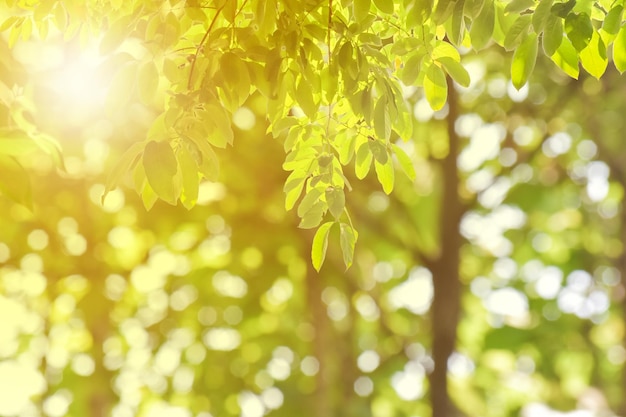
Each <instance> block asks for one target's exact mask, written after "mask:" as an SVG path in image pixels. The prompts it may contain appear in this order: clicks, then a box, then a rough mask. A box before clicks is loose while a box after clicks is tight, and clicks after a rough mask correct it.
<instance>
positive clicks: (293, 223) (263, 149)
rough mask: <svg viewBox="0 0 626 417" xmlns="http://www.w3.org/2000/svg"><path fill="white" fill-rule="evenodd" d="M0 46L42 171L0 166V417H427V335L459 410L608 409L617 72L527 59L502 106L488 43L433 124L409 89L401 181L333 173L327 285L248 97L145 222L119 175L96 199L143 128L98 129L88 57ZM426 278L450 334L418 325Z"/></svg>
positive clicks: (617, 319) (258, 107) (617, 169)
mask: <svg viewBox="0 0 626 417" xmlns="http://www.w3.org/2000/svg"><path fill="white" fill-rule="evenodd" d="M0 49H2V51H0V52H1V53H0V56H1V63H2V65H1V71H0V73H1V74H2V91H0V92H1V93H2V99H3V103H4V105H3V107H2V108H1V109H0V117H8V116H7V114H8V108H9V107H10V105H14V103H15V102H16V101H20V100H21V101H20V103H21V105H23V106H25V108H29V109H30V113H29V114H32V115H33V120H32V123H33V124H34V125H36V126H38V128H39V129H40V130H41V131H42V132H46V134H49V135H51V136H52V137H55V138H57V139H58V140H59V142H60V144H61V147H62V148H63V155H64V159H65V161H64V163H65V170H61V169H58V168H57V167H56V166H55V164H54V161H53V159H52V158H50V156H49V155H46V154H45V153H43V152H36V153H29V154H28V155H25V156H23V157H20V158H19V160H20V162H21V163H22V165H23V166H24V167H25V169H26V173H27V174H26V175H21V174H19V173H16V171H10V170H8V169H7V168H6V167H4V168H3V170H4V171H2V172H0V181H1V182H2V183H3V184H4V188H3V189H2V191H3V193H4V194H5V195H11V193H13V194H15V193H17V194H18V198H17V199H18V201H19V200H20V198H19V193H20V192H21V191H20V190H23V189H25V188H23V187H25V186H24V185H23V184H24V181H29V182H30V184H31V186H32V207H30V208H29V207H27V205H24V204H18V203H15V202H14V200H15V198H14V199H9V198H6V197H0V415H2V416H49V417H63V416H94V417H99V416H109V415H110V416H112V417H131V416H147V417H166V416H167V417H191V416H196V417H223V416H230V415H233V416H242V417H261V416H264V415H270V416H277V417H278V416H294V415H295V416H310V417H332V416H359V417H366V416H375V417H386V416H407V417H423V416H429V415H430V414H431V399H430V397H429V394H430V391H431V389H432V383H433V382H432V381H431V380H429V374H431V372H432V370H433V363H434V362H433V340H434V337H435V336H434V335H435V334H437V332H438V331H439V330H442V331H445V332H448V334H449V332H450V331H452V334H456V335H457V341H456V347H455V348H454V352H453V354H452V355H451V356H450V357H449V359H448V360H447V365H448V387H447V390H448V392H449V394H450V396H451V398H452V401H453V403H454V404H455V407H456V408H457V409H458V412H459V413H460V415H467V416H485V417H501V416H524V417H531V416H532V417H551V416H577V417H591V416H614V415H626V394H625V393H626V386H625V384H624V380H625V379H624V375H626V370H625V367H624V363H625V361H626V349H625V348H624V339H625V334H624V320H625V317H626V301H625V297H626V292H625V287H624V281H623V276H624V273H625V272H626V256H625V255H624V237H625V236H626V221H625V220H624V219H626V211H624V207H623V199H624V183H625V181H626V170H625V169H624V164H623V161H624V160H626V159H625V158H624V156H625V152H624V151H625V150H626V148H625V146H624V142H623V132H624V128H625V126H624V117H623V114H625V111H626V109H624V100H623V97H624V94H625V93H626V92H625V91H624V85H623V83H621V84H620V81H621V79H620V77H619V75H618V74H617V72H616V71H615V70H614V69H612V68H611V69H610V70H609V72H608V73H607V74H605V76H604V77H603V79H602V80H601V81H597V80H595V79H593V78H591V77H589V76H587V75H586V74H582V73H581V75H580V79H579V80H572V79H570V78H568V77H567V76H565V75H561V73H560V72H559V71H557V70H556V67H554V65H553V64H552V63H551V62H549V61H548V60H546V59H540V60H539V61H538V63H537V67H536V69H535V74H534V75H533V77H532V82H531V83H530V84H529V85H526V86H525V87H524V88H522V89H521V90H520V91H517V90H515V89H514V88H513V86H512V85H511V83H510V81H509V76H508V71H509V66H510V55H509V54H504V53H501V52H500V51H499V50H497V49H487V50H485V51H483V52H481V53H479V54H477V53H473V52H472V53H466V54H465V55H464V64H465V65H466V67H467V69H468V71H469V72H470V75H471V78H472V84H471V85H470V86H469V87H468V88H461V87H459V86H455V92H454V93H453V95H454V97H455V99H454V100H452V101H451V102H450V103H449V104H448V105H447V106H446V107H445V108H444V109H443V110H441V111H438V112H433V111H432V110H431V109H430V107H429V105H428V103H427V101H426V100H425V98H424V97H423V95H422V92H421V90H415V89H409V88H407V89H406V90H405V95H406V99H407V100H408V101H409V103H410V104H411V107H412V108H413V110H414V116H415V119H414V123H415V133H414V137H412V138H407V139H408V140H407V141H402V140H399V141H398V142H397V144H398V145H399V146H401V147H402V148H403V149H404V150H405V151H406V152H407V154H408V155H409V156H410V158H411V161H412V163H413V165H414V168H415V171H416V174H417V175H416V180H415V181H410V180H409V179H408V178H406V177H405V176H403V175H402V174H400V173H399V172H398V174H397V175H396V188H395V190H394V192H393V193H392V194H391V195H386V194H385V193H383V192H382V190H381V188H380V185H379V184H378V182H377V181H376V179H375V178H368V179H366V180H364V181H358V180H356V178H355V177H354V175H353V174H351V173H350V174H348V178H349V179H350V180H351V183H352V185H353V190H352V191H351V192H349V193H347V205H348V208H349V210H350V211H351V212H352V213H354V222H355V226H356V228H357V229H358V230H359V241H358V243H357V249H356V254H355V262H354V265H353V266H352V267H351V268H350V269H348V270H345V267H344V266H343V260H342V256H341V252H340V248H339V244H338V236H334V235H332V236H331V243H330V245H329V252H328V255H327V259H326V263H325V265H324V266H323V268H322V270H321V272H320V273H319V274H318V273H316V272H315V271H314V269H313V268H312V267H311V264H310V245H311V239H312V234H311V233H310V231H307V230H300V229H298V228H297V223H298V221H297V218H296V216H295V214H294V213H291V212H286V211H285V209H284V195H283V191H282V185H283V183H284V181H285V179H286V177H287V173H286V172H285V171H283V170H282V169H281V165H282V162H283V160H284V151H283V146H282V143H281V141H280V140H276V139H273V138H271V136H270V135H266V133H265V132H266V129H267V122H266V120H265V117H264V106H265V105H266V103H265V101H264V99H263V98H262V97H261V96H260V95H253V96H251V98H250V99H249V100H248V102H247V103H246V104H245V106H244V107H242V108H241V109H240V110H239V111H238V112H237V113H236V114H237V117H236V118H235V120H234V121H233V122H234V124H235V126H236V128H235V146H234V147H232V148H229V149H227V150H223V151H221V152H219V155H218V156H219V158H220V164H221V167H222V170H221V173H220V178H219V181H218V182H204V183H202V184H201V187H200V196H199V203H198V205H197V206H196V207H195V208H193V209H191V210H189V211H188V210H186V209H184V208H183V207H181V206H177V207H174V206H170V205H168V204H166V203H163V202H157V203H156V204H155V205H154V207H153V208H152V209H151V210H149V211H147V210H146V209H145V208H144V205H143V203H142V201H141V197H139V196H137V194H136V193H135V192H134V191H132V188H133V187H132V186H131V185H130V184H131V183H132V178H130V177H129V178H126V179H125V181H126V185H125V186H123V187H120V188H117V189H115V190H114V191H113V192H111V193H110V194H109V195H108V197H107V199H106V200H105V201H104V203H102V202H101V196H102V193H103V191H104V183H105V181H106V175H107V173H108V172H109V171H110V170H111V168H112V166H113V165H114V164H115V162H116V161H117V160H118V159H119V157H120V155H121V154H122V153H123V152H124V151H125V150H126V149H127V148H128V147H129V146H130V145H131V144H132V143H133V142H135V141H138V140H143V138H144V135H145V131H146V129H147V127H148V126H149V125H150V123H151V122H152V120H153V118H154V117H155V116H156V115H157V113H156V111H155V110H154V109H151V108H150V107H149V106H146V105H145V104H142V103H141V102H140V101H139V100H137V101H134V98H133V97H129V103H128V105H127V106H126V107H125V110H124V111H123V112H121V111H120V112H117V113H116V112H114V111H113V112H111V111H106V112H105V111H104V108H105V107H106V101H107V90H106V87H107V85H108V82H109V80H108V79H107V75H106V73H104V75H103V73H102V72H101V71H100V69H101V67H102V66H103V64H102V59H101V58H99V56H98V54H97V53H94V54H90V53H89V52H84V51H82V50H81V48H80V47H79V46H78V45H74V44H73V43H70V44H66V43H63V42H61V41H58V42H56V43H55V42H51V41H50V42H46V43H45V44H44V43H41V42H37V41H36V40H33V41H28V42H20V43H18V44H17V45H16V47H15V49H13V50H9V49H8V48H7V46H6V44H4V43H2V44H0ZM87 51H89V48H88V47H87ZM109 78H110V77H109ZM14 85H17V86H20V85H27V89H26V90H24V91H22V90H20V89H19V88H18V87H14ZM7 103H8V104H7ZM109 110H110V109H109ZM620 115H622V116H620ZM451 140H452V141H453V142H454V143H455V144H456V145H455V146H452V147H451V146H450V143H451ZM455 147H456V148H458V149H455ZM451 149H452V151H451ZM451 152H452V153H454V152H458V158H454V157H453V158H449V155H450V154H451ZM450 160H456V163H457V164H458V165H457V167H458V172H459V178H458V182H457V183H452V186H451V185H450V181H447V180H446V178H448V180H449V179H450V178H449V177H446V175H449V172H448V171H447V168H446V166H448V165H446V162H445V161H450ZM446 172H448V173H446ZM451 187H452V188H451ZM24 199H26V197H24ZM446 230H447V231H448V232H445V231H446ZM446 233H447V234H446ZM447 242H448V243H447ZM449 242H452V243H449ZM455 242H456V243H455ZM442 268H443V269H442ZM446 268H447V269H446ZM450 271H458V274H457V272H450ZM442 274H443V275H444V276H448V275H450V274H452V275H450V276H451V277H452V278H453V279H452V280H450V279H445V278H442V279H444V280H445V281H446V284H445V285H444V286H443V287H442V290H441V291H444V292H442V294H444V295H443V296H442V297H441V299H440V301H439V303H440V306H441V307H440V308H442V309H444V310H446V309H449V310H451V311H455V310H456V309H459V311H460V320H459V322H458V328H452V329H450V328H446V329H442V323H439V322H437V321H433V320H432V319H431V317H432V316H431V315H430V313H429V312H430V310H431V304H432V303H433V294H434V283H436V282H440V281H437V279H438V278H439V277H440V276H442ZM446 274H448V275H446ZM441 282H443V281H441ZM447 290H449V291H450V294H451V296H450V298H449V299H448V300H446V297H445V291H447ZM457 293H458V297H457V296H456V295H455V294H457Z"/></svg>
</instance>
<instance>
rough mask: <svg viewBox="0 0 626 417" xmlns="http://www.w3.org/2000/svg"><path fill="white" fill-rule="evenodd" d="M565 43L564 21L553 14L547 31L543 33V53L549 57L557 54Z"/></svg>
mask: <svg viewBox="0 0 626 417" xmlns="http://www.w3.org/2000/svg"><path fill="white" fill-rule="evenodd" d="M562 41H563V20H562V19H561V18H560V17H557V16H555V15H553V14H550V15H549V16H548V19H547V21H546V26H545V30H544V31H543V51H544V52H545V54H546V55H547V56H550V57H551V56H552V55H554V54H555V53H556V51H557V49H559V46H561V42H562Z"/></svg>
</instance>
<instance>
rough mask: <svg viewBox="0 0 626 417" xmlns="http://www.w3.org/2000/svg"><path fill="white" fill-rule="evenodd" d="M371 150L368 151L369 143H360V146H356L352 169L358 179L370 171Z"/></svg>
mask: <svg viewBox="0 0 626 417" xmlns="http://www.w3.org/2000/svg"><path fill="white" fill-rule="evenodd" d="M372 159H373V156H372V152H371V151H370V147H369V145H368V144H367V142H366V143H362V144H361V146H359V147H358V148H357V151H356V163H355V166H354V171H355V174H356V176H357V178H358V179H360V180H362V179H363V178H365V176H366V175H367V173H368V172H369V171H370V167H371V166H372Z"/></svg>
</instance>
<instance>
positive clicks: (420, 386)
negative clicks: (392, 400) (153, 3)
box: [391, 361, 426, 401]
mask: <svg viewBox="0 0 626 417" xmlns="http://www.w3.org/2000/svg"><path fill="white" fill-rule="evenodd" d="M425 375H426V372H425V370H424V367H423V366H422V364H420V363H418V362H414V361H410V362H408V363H407V364H406V365H405V366H404V370H402V371H399V372H396V373H394V374H393V376H392V377H391V385H392V386H393V389H394V390H395V391H396V394H398V397H400V398H401V399H403V400H405V401H414V400H417V399H418V398H420V397H421V396H422V395H423V394H424V376H425Z"/></svg>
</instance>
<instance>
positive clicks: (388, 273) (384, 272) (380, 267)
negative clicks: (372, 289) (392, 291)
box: [372, 262, 394, 282]
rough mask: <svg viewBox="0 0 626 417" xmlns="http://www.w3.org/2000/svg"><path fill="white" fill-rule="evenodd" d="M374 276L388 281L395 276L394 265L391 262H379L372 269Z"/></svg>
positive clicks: (382, 280)
mask: <svg viewBox="0 0 626 417" xmlns="http://www.w3.org/2000/svg"><path fill="white" fill-rule="evenodd" d="M372 276H373V277H374V279H375V280H376V281H378V282H387V281H389V280H390V279H391V278H393V276H394V275H393V265H391V264H390V263H389V262H377V263H376V265H374V268H373V269H372Z"/></svg>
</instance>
